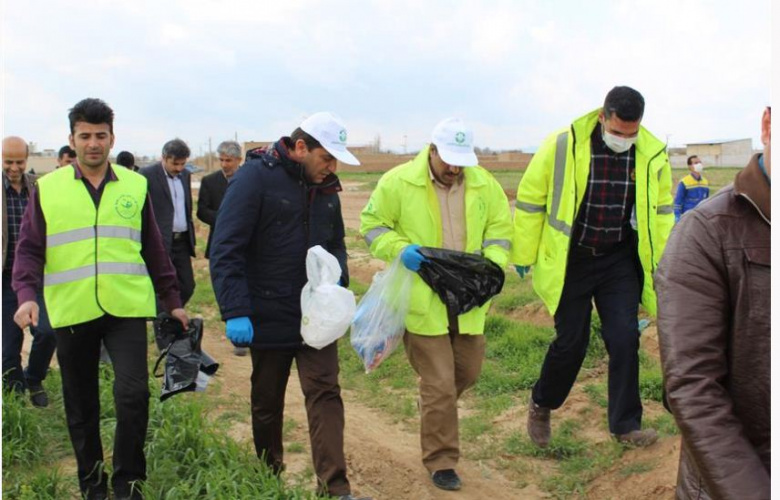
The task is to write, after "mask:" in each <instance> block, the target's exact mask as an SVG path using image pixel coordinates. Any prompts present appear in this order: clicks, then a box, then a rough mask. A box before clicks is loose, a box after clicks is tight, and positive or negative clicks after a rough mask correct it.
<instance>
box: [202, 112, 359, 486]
mask: <svg viewBox="0 0 780 500" xmlns="http://www.w3.org/2000/svg"><path fill="white" fill-rule="evenodd" d="M346 141H347V132H346V129H345V128H344V125H343V124H342V122H341V120H340V119H338V118H337V117H335V116H334V115H332V114H330V113H316V114H314V115H312V116H310V117H309V118H307V119H306V120H305V121H304V122H303V123H301V126H300V127H299V128H297V129H296V130H295V131H294V132H293V133H292V135H291V136H290V137H282V138H281V139H279V141H277V142H276V143H275V144H273V145H272V146H271V147H269V148H268V150H267V151H266V152H265V153H263V154H262V155H260V157H259V158H257V159H253V160H250V161H247V162H246V163H245V164H244V166H243V167H242V168H240V169H239V170H238V172H236V174H235V175H234V178H233V180H232V182H230V184H229V185H228V188H227V192H226V193H225V198H224V200H223V201H222V205H221V206H220V209H219V213H218V214H217V223H216V225H215V230H214V235H213V237H212V241H211V254H210V265H211V279H212V282H213V284H214V292H215V293H216V296H217V302H218V303H219V307H220V311H221V312H222V318H223V319H224V320H225V321H226V322H227V337H228V339H230V341H231V342H233V343H234V344H235V345H237V346H241V345H248V346H249V347H250V348H251V349H250V350H251V355H252V434H253V436H254V442H255V451H256V452H257V456H258V457H260V458H261V459H262V460H264V461H265V462H266V463H267V464H268V465H269V466H270V467H272V468H273V470H274V471H276V472H277V473H278V472H281V471H282V470H283V469H284V465H283V446H282V422H283V411H284V394H285V390H286V388H287V380H288V378H289V375H290V367H291V365H292V361H293V360H295V362H296V365H297V368H298V377H299V379H300V382H301V389H302V390H303V394H304V397H305V400H306V413H307V416H308V419H309V437H310V439H311V448H312V459H313V462H314V470H315V472H316V475H317V480H318V487H319V489H320V490H321V491H322V492H325V493H328V494H330V495H333V496H337V497H340V498H343V499H351V498H353V497H352V496H351V489H350V485H349V481H348V480H347V468H346V461H345V458H344V404H343V402H342V400H341V388H340V387H339V382H338V371H339V365H338V351H337V344H336V343H335V342H334V343H332V344H331V345H329V346H327V347H324V348H323V349H321V350H316V349H313V348H311V347H309V346H306V345H304V344H303V339H302V337H301V333H300V332H301V289H302V288H303V286H304V285H305V284H306V280H307V278H306V253H307V251H308V249H309V248H311V247H313V246H315V245H321V246H322V247H323V248H324V249H326V250H327V251H328V252H330V253H331V254H333V255H334V256H335V257H336V258H337V259H338V261H339V263H340V264H341V269H342V276H341V283H342V284H343V285H344V286H346V285H347V283H348V282H349V274H348V271H347V250H346V246H345V244H344V221H343V219H342V216H341V204H340V202H339V197H338V192H339V191H341V184H340V183H339V180H338V178H337V177H336V175H335V171H336V164H337V160H340V161H342V162H344V163H348V164H351V165H358V164H359V162H358V161H357V159H356V158H355V157H354V156H353V155H352V154H351V153H350V152H349V151H347V148H346Z"/></svg>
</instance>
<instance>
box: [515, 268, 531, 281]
mask: <svg viewBox="0 0 780 500" xmlns="http://www.w3.org/2000/svg"><path fill="white" fill-rule="evenodd" d="M515 271H517V274H519V275H520V279H521V280H522V279H525V275H526V274H529V273H530V272H531V266H515Z"/></svg>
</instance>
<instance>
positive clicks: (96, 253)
mask: <svg viewBox="0 0 780 500" xmlns="http://www.w3.org/2000/svg"><path fill="white" fill-rule="evenodd" d="M109 168H112V169H113V171H114V174H116V177H117V179H118V180H117V181H109V182H107V183H106V184H105V188H104V190H103V195H102V197H101V199H100V205H99V206H98V207H97V208H95V204H94V202H93V201H92V197H91V196H90V194H89V192H88V191H87V187H86V186H85V185H84V181H83V180H81V179H77V178H76V177H75V172H74V168H73V167H72V166H67V167H62V168H60V169H57V170H55V171H54V172H52V173H50V174H48V175H45V176H43V177H41V178H40V179H39V180H38V191H39V199H40V203H41V210H42V212H43V217H44V219H45V221H46V263H45V265H44V269H43V295H44V299H45V300H46V307H47V310H48V312H49V320H50V321H51V325H52V326H53V327H54V328H62V327H66V326H72V325H77V324H80V323H84V322H87V321H90V320H93V319H96V318H99V317H101V316H103V315H104V314H111V315H112V316H117V317H120V318H139V317H154V316H155V314H156V307H155V299H154V287H153V285H152V280H151V278H150V277H149V273H148V271H147V269H146V263H145V262H144V260H143V257H141V224H142V216H141V213H142V209H143V206H144V203H145V202H146V189H147V187H146V178H144V177H143V176H141V175H138V174H136V173H135V172H131V171H130V170H128V169H126V168H124V167H118V168H114V167H113V166H112V165H109Z"/></svg>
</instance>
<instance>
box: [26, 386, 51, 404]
mask: <svg viewBox="0 0 780 500" xmlns="http://www.w3.org/2000/svg"><path fill="white" fill-rule="evenodd" d="M28 389H29V391H30V402H31V403H32V405H33V406H34V407H36V408H46V407H47V406H49V395H48V394H46V390H45V389H44V388H43V386H42V385H41V384H30V386H29V387H28Z"/></svg>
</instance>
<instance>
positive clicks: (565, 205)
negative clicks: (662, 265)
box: [512, 109, 674, 315]
mask: <svg viewBox="0 0 780 500" xmlns="http://www.w3.org/2000/svg"><path fill="white" fill-rule="evenodd" d="M599 111H600V109H597V110H595V111H592V112H590V113H588V114H587V115H585V116H583V117H581V118H579V119H577V120H575V121H574V122H573V123H572V124H571V126H570V127H569V128H567V129H564V130H561V131H559V132H556V133H554V134H552V135H551V136H549V137H548V138H547V139H546V140H545V141H544V143H543V144H542V145H541V147H540V148H539V150H538V151H537V152H536V154H535V155H534V157H533V159H532V160H531V163H530V164H529V165H528V169H527V170H526V172H525V175H523V178H522V179H521V180H520V185H519V186H518V188H517V203H516V205H515V214H514V237H513V240H512V262H513V263H514V264H515V265H521V266H531V265H532V266H534V271H533V286H534V290H535V291H536V293H537V294H538V295H539V297H541V298H542V300H543V301H544V303H545V304H546V305H547V308H548V309H549V311H550V314H555V311H556V310H557V309H558V305H559V302H560V299H561V292H562V291H563V282H564V280H565V278H566V264H567V261H568V256H569V245H570V240H571V233H572V227H573V225H574V221H575V220H576V219H577V214H578V212H579V209H580V206H581V205H582V201H583V197H584V195H585V189H586V188H587V183H588V175H589V173H590V161H591V158H590V156H591V149H590V136H591V133H592V132H593V129H594V128H595V127H596V126H597V125H598V115H599ZM635 147H636V170H635V171H636V202H635V212H636V214H635V215H636V230H637V233H638V236H639V247H638V252H639V260H640V262H641V264H642V270H643V272H644V284H643V288H642V299H641V300H642V305H644V307H645V308H646V309H647V310H648V312H650V314H652V315H655V313H656V297H655V289H654V286H653V273H654V272H655V269H656V267H657V266H658V262H659V261H660V260H661V254H662V253H663V251H664V247H665V246H666V240H667V239H668V237H669V233H670V232H671V230H672V227H673V226H674V211H673V205H672V193H671V186H672V171H671V167H670V165H669V158H668V156H667V154H666V146H665V145H664V143H663V142H661V141H660V140H658V139H657V138H655V137H654V136H653V135H652V134H651V133H650V132H648V131H647V130H646V129H645V128H644V127H640V129H639V135H638V137H637V140H636V146H635Z"/></svg>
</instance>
